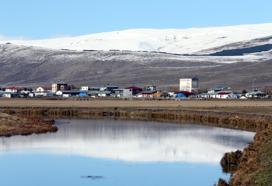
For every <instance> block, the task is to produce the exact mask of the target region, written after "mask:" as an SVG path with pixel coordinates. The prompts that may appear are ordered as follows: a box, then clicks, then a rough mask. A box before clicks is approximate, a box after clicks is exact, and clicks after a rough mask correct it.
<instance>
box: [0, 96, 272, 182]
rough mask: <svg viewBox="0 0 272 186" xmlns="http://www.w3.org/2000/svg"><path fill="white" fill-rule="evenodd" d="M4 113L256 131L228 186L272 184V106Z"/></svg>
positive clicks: (25, 105)
mask: <svg viewBox="0 0 272 186" xmlns="http://www.w3.org/2000/svg"><path fill="white" fill-rule="evenodd" d="M14 105H15V106H14ZM0 110H2V111H3V110H9V111H12V112H15V113H16V114H17V115H21V116H45V117H49V118H105V117H106V118H110V119H129V120H147V121H150V120H151V121H160V122H164V121H167V122H176V123H183V122H191V123H201V124H203V125H211V126H215V127H224V128H232V129H241V130H247V131H254V132H257V133H256V137H255V138H254V142H252V143H251V144H250V145H249V146H248V147H247V148H246V149H245V150H244V151H243V153H242V155H241V158H240V159H239V162H238V163H237V170H235V171H234V172H233V176H232V178H231V180H230V182H229V185H267V183H271V177H272V176H271V175H272V168H271V166H272V160H271V157H272V149H271V146H272V142H271V141H272V129H271V125H272V101H261V100H260V101H259V100H257V101H242V100H235V101H228V100H226V101H222V100H209V101H202V100H198V101H165V100H164V101H154V100H153V101H151V100H150V101H147V100H145V101H142V100H134V101H125V100H91V101H90V100H88V101H86V100H0ZM226 184H227V183H226ZM268 185H269V184H268Z"/></svg>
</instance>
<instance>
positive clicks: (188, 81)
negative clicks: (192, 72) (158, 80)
mask: <svg viewBox="0 0 272 186" xmlns="http://www.w3.org/2000/svg"><path fill="white" fill-rule="evenodd" d="M198 88H199V82H198V78H185V79H180V80H179V90H180V91H186V92H192V91H194V90H197V89H198Z"/></svg>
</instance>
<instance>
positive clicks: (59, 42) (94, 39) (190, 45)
mask: <svg viewBox="0 0 272 186" xmlns="http://www.w3.org/2000/svg"><path fill="white" fill-rule="evenodd" d="M269 36H272V23H268V24H256V25H239V26H226V27H211V28H190V29H131V30H124V31H115V32H106V33H98V34H91V35H85V36H78V37H65V38H55V39H44V40H3V39H2V41H0V43H6V42H11V43H14V44H17V45H25V46H37V47H44V48H50V49H69V50H77V51H82V50H105V51H108V50H130V51H157V52H167V53H177V54H194V53H197V52H199V51H205V50H208V49H212V48H216V47H220V46H224V45H229V44H232V43H238V42H245V41H250V40H253V39H258V38H263V37H269Z"/></svg>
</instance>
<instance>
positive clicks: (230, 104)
mask: <svg viewBox="0 0 272 186" xmlns="http://www.w3.org/2000/svg"><path fill="white" fill-rule="evenodd" d="M4 107H67V108H71V107H73V108H78V107H88V108H113V107H114V108H115V107H118V108H147V109H148V108H158V109H159V108H169V109H170V108H173V109H176V108H180V109H194V110H212V111H222V112H223V111H224V112H245V113H256V114H268V115H271V114H272V101H271V100H266V101H264V100H260V101H259V100H209V101H206V100H186V101H173V100H160V101H159V100H144V101H143V100H87V101H86V100H31V99H0V108H4Z"/></svg>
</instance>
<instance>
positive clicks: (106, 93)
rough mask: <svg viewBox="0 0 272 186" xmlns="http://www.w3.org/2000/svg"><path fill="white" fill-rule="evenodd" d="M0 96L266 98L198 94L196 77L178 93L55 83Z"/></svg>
mask: <svg viewBox="0 0 272 186" xmlns="http://www.w3.org/2000/svg"><path fill="white" fill-rule="evenodd" d="M0 97H4V98H34V97H35V98H40V97H63V98H69V97H91V98H99V97H102V98H105V97H115V98H144V99H147V98H148V99H156V98H165V99H188V98H190V99H248V98H266V97H268V95H267V94H266V93H265V92H262V91H259V90H254V91H250V92H243V93H239V92H234V91H232V90H231V88H230V87H226V86H218V87H216V88H213V89H210V90H208V91H205V92H203V91H202V92H201V91H199V81H198V78H189V79H180V87H179V90H178V91H160V90H157V88H156V86H145V87H143V88H141V87H137V86H130V87H126V88H120V87H118V86H112V85H107V86H103V87H89V86H81V87H80V88H76V87H74V86H73V85H69V84H67V83H63V82H60V83H54V84H52V86H51V87H37V88H34V89H33V88H18V87H6V88H0Z"/></svg>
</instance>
